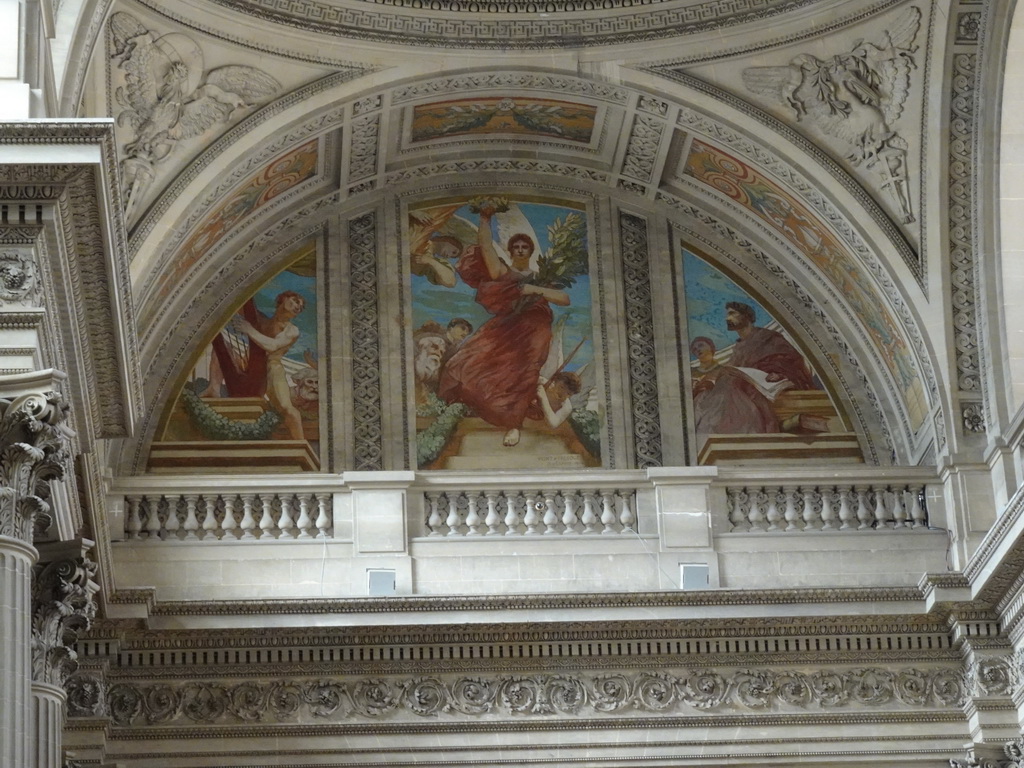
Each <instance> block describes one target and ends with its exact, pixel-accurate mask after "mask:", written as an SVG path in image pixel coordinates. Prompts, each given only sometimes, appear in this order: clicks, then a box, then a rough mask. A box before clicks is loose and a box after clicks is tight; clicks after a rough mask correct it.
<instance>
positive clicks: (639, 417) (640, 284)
mask: <svg viewBox="0 0 1024 768" xmlns="http://www.w3.org/2000/svg"><path fill="white" fill-rule="evenodd" d="M619 239H620V242H621V248H622V265H623V269H622V271H623V282H624V284H625V302H626V306H625V309H626V345H627V350H628V355H629V393H630V404H631V407H632V412H633V449H634V452H635V464H636V466H637V467H638V468H640V469H646V468H647V467H660V466H661V465H662V456H661V414H660V411H659V407H658V365H657V360H656V356H655V348H654V311H653V305H652V300H651V267H650V253H649V246H648V241H647V222H646V221H644V220H643V219H641V218H640V217H639V216H633V215H631V214H628V213H624V212H620V213H619Z"/></svg>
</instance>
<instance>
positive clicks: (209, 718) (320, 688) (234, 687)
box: [107, 667, 964, 726]
mask: <svg viewBox="0 0 1024 768" xmlns="http://www.w3.org/2000/svg"><path fill="white" fill-rule="evenodd" d="M963 698H964V684H963V680H962V678H961V676H960V675H959V674H958V673H957V672H956V671H954V670H951V669H930V670H921V669H912V668H910V669H901V670H892V669H882V668H870V667H869V668H859V669H848V670H838V669H832V668H823V669H820V670H818V671H814V672H796V671H784V670H771V669H762V670H741V671H735V672H728V671H718V670H714V669H694V670H683V671H678V670H677V671H675V672H640V673H634V672H612V673H607V674H578V673H569V674H556V675H543V674H541V675H493V676H488V675H480V676H465V677H450V678H448V677H446V678H441V677H410V678H405V679H394V678H391V679H386V678H378V677H372V678H364V679H359V680H339V679H320V680H312V681H298V680H287V681H278V682H256V681H246V682H241V683H219V682H214V683H210V682H189V683H184V684H165V683H154V684H150V683H127V682H122V683H117V684H115V685H112V686H111V687H110V689H109V692H108V695H107V707H108V710H109V712H110V715H111V717H112V718H113V720H114V722H115V723H116V724H118V725H122V726H126V725H136V724H143V723H144V724H149V725H159V724H168V723H174V722H187V721H192V722H195V723H232V722H234V723H238V722H275V721H282V720H291V719H294V718H303V717H313V718H317V719H330V720H334V721H338V720H345V719H351V718H359V717H363V718H376V717H381V716H384V715H387V714H390V713H406V714H412V715H417V716H420V717H438V716H442V715H444V716H449V717H474V716H482V715H498V716H544V715H581V716H588V717H597V716H601V715H606V714H611V713H616V714H623V713H627V712H647V713H662V714H676V715H677V714H681V713H686V712H691V713H699V712H735V711H751V710H753V711H794V710H822V709H834V708H841V707H851V708H858V707H859V708H874V707H887V708H900V707H913V708H921V707H929V708H944V707H957V706H959V705H960V703H961V702H962V701H963Z"/></svg>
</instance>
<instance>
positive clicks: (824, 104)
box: [743, 7, 921, 224]
mask: <svg viewBox="0 0 1024 768" xmlns="http://www.w3.org/2000/svg"><path fill="white" fill-rule="evenodd" d="M920 26H921V11H920V9H918V8H916V7H911V8H909V9H907V11H906V12H905V13H904V14H903V15H902V16H901V17H900V18H898V19H897V20H896V21H895V23H894V24H893V25H892V27H891V28H890V29H888V30H886V31H885V32H884V33H883V38H882V40H881V41H880V42H879V43H872V42H868V41H861V42H859V43H858V44H857V45H855V46H854V47H853V48H851V49H850V50H849V51H848V52H844V53H840V54H836V55H834V56H832V57H831V58H829V59H819V58H818V57H816V56H813V55H811V54H809V53H802V54H800V55H798V56H796V57H795V58H794V59H792V61H790V63H789V64H788V65H786V66H775V67H749V68H747V69H745V70H744V71H743V83H744V85H745V86H746V87H747V89H748V90H749V91H751V92H753V93H757V94H760V95H762V96H768V97H770V98H772V99H774V100H775V101H777V102H779V103H781V104H784V105H786V106H788V107H790V108H791V109H792V110H793V113H794V116H795V117H796V119H797V120H803V119H805V118H806V119H808V120H809V121H810V122H811V123H812V124H813V125H814V126H815V127H816V128H817V129H818V130H819V131H821V132H822V133H824V134H825V135H827V136H830V137H832V138H834V139H838V140H839V143H840V146H841V147H842V151H843V152H844V153H845V155H846V159H847V160H848V161H850V162H851V163H852V164H853V165H855V166H856V165H861V164H863V165H864V167H866V168H867V169H869V170H873V171H874V172H875V174H876V175H877V176H878V184H879V186H880V188H881V189H882V190H883V191H885V192H886V193H887V194H888V195H890V197H891V198H892V202H893V204H894V205H895V206H896V209H897V210H899V211H900V213H901V216H902V219H903V223H904V224H909V223H911V222H913V221H914V220H915V216H914V207H913V204H912V202H911V198H910V184H909V181H908V179H907V147H908V144H907V140H906V139H905V138H904V137H903V136H901V135H900V134H899V133H898V132H897V130H896V128H895V124H896V122H897V121H898V120H899V118H900V115H901V114H902V112H903V104H904V102H905V101H906V99H907V95H908V93H909V90H910V71H911V70H912V69H913V68H914V67H915V66H916V62H915V60H914V54H915V53H916V52H917V46H916V45H914V40H915V38H916V37H917V33H918V30H919V29H920Z"/></svg>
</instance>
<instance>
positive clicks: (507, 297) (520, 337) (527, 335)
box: [438, 206, 569, 447]
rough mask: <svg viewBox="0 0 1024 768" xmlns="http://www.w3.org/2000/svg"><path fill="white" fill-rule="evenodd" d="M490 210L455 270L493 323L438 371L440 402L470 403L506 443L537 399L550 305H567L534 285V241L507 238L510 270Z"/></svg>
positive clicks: (513, 440)
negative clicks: (494, 234) (496, 243)
mask: <svg viewBox="0 0 1024 768" xmlns="http://www.w3.org/2000/svg"><path fill="white" fill-rule="evenodd" d="M493 216H494V208H493V207H492V206H483V207H482V208H481V210H480V226H479V229H478V230H477V243H476V245H475V246H470V247H469V248H467V249H466V252H465V253H464V254H463V255H462V258H461V259H459V262H458V264H457V265H456V269H457V271H458V273H459V276H460V277H461V278H462V279H463V280H464V281H465V283H466V284H467V285H469V286H470V287H471V288H475V289H476V300H477V303H479V304H480V305H481V306H483V308H484V309H486V310H487V311H488V312H489V313H490V314H492V315H494V317H492V318H491V319H490V320H488V321H487V322H486V323H484V324H483V325H482V326H480V330H478V331H477V332H476V333H474V334H473V335H472V336H470V337H469V338H467V339H466V341H465V342H463V344H462V347H461V348H460V349H459V351H458V352H456V353H455V354H454V355H453V356H452V357H451V358H450V359H449V360H448V362H447V363H445V366H444V369H443V370H442V372H441V382H440V385H439V387H438V395H439V396H440V397H441V398H442V399H444V400H446V401H447V402H449V403H456V402H457V403H465V404H466V405H467V406H469V408H470V409H471V410H472V412H473V413H474V414H476V415H477V416H479V417H480V418H482V419H483V420H484V421H486V422H487V423H488V424H493V425H494V426H496V427H501V428H502V429H505V430H506V432H505V437H504V439H503V441H502V442H503V444H504V445H506V446H509V447H511V446H513V445H516V444H517V443H518V442H519V436H520V435H519V430H520V428H521V427H522V426H523V419H524V418H526V414H527V411H528V410H529V407H530V404H531V403H532V402H533V400H534V399H536V397H537V384H538V383H539V381H540V369H541V366H542V365H543V364H544V361H545V360H546V359H547V356H548V348H549V347H550V346H551V319H552V312H551V307H550V306H548V305H549V303H551V304H558V305H559V306H568V304H569V295H568V294H567V293H565V292H564V291H560V290H557V289H554V288H546V287H544V286H539V285H533V284H532V283H530V282H529V280H530V279H531V278H532V277H533V273H532V272H531V271H530V258H531V256H532V255H533V251H534V249H535V247H536V246H535V245H534V242H533V240H532V239H531V238H530V237H529V235H525V234H516V235H513V236H512V237H511V238H509V241H508V252H509V257H510V259H511V262H512V263H511V265H508V264H505V262H503V261H502V260H501V259H500V258H499V257H498V253H497V251H496V250H495V248H494V241H493V239H492V237H491V218H492V217H493Z"/></svg>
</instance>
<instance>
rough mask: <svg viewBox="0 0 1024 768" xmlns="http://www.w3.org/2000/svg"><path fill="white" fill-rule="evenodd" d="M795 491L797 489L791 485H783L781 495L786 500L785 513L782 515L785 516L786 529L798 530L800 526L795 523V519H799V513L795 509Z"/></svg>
mask: <svg viewBox="0 0 1024 768" xmlns="http://www.w3.org/2000/svg"><path fill="white" fill-rule="evenodd" d="M796 493H797V489H796V488H795V487H793V486H788V487H783V489H782V495H783V497H784V498H785V500H786V513H785V515H783V517H785V518H786V530H787V531H798V530H800V526H798V525H797V524H796V521H797V520H799V519H800V515H799V514H797V511H796Z"/></svg>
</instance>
